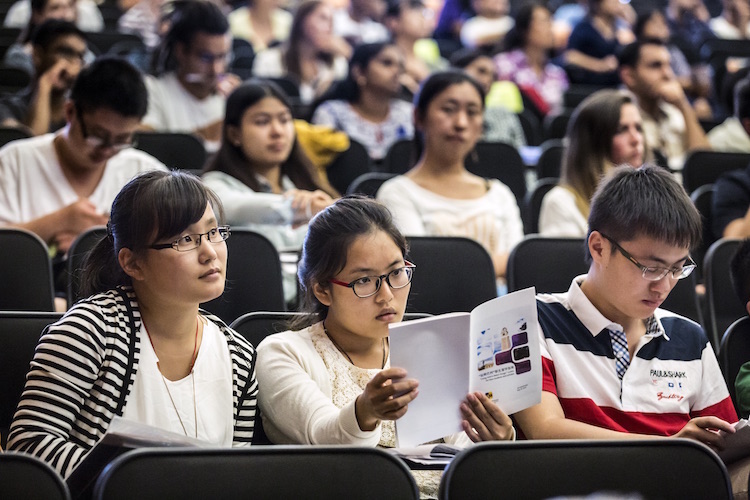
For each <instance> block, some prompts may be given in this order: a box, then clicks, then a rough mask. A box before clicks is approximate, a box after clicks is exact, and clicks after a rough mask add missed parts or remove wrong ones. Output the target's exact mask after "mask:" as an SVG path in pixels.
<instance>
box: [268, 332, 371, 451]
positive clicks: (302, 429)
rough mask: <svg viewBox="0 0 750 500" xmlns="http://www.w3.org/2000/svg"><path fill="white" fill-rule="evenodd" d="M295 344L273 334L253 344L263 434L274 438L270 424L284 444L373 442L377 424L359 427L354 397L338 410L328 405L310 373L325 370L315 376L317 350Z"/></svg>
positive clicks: (313, 375) (326, 397)
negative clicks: (285, 439) (283, 438)
mask: <svg viewBox="0 0 750 500" xmlns="http://www.w3.org/2000/svg"><path fill="white" fill-rule="evenodd" d="M282 335H283V334H282ZM296 344H297V343H296V342H294V343H293V342H291V341H288V340H285V339H283V338H280V337H279V336H277V335H273V336H270V337H268V338H267V339H266V340H264V341H263V342H262V343H261V344H260V346H259V347H258V361H257V377H258V386H259V387H260V392H259V395H258V402H259V404H260V408H261V414H262V415H263V421H264V424H266V423H269V424H270V425H266V431H267V432H268V434H269V438H271V439H272V440H273V439H274V436H273V430H272V429H273V428H276V429H278V430H279V431H280V432H281V433H282V434H283V435H284V436H286V437H287V438H288V439H289V441H288V442H289V443H296V444H350V445H358V446H376V445H377V444H378V442H379V441H380V426H378V427H376V429H375V430H374V431H362V430H360V428H359V424H358V423H357V417H356V414H355V402H356V399H354V400H352V401H351V402H350V403H349V404H347V405H345V406H344V407H343V408H340V409H339V408H338V407H337V406H336V405H334V404H333V401H332V400H331V397H330V396H329V395H327V394H325V393H324V392H323V390H321V387H320V382H321V381H320V380H316V378H315V377H316V376H317V377H318V378H319V377H321V376H326V377H327V373H317V374H316V375H315V372H316V369H315V367H314V365H315V364H316V362H317V363H321V361H320V360H319V359H316V358H319V354H318V353H317V352H316V351H315V350H314V349H313V348H312V347H310V348H308V349H304V348H300V347H301V346H299V345H296Z"/></svg>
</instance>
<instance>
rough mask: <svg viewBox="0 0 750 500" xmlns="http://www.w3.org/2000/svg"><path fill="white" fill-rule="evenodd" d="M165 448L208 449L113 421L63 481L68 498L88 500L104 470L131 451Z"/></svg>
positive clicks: (151, 429)
mask: <svg viewBox="0 0 750 500" xmlns="http://www.w3.org/2000/svg"><path fill="white" fill-rule="evenodd" d="M165 446H197V447H207V446H212V445H211V443H207V442H205V441H200V440H198V439H193V438H190V437H187V436H183V435H181V434H176V433H174V432H169V431H165V430H162V429H159V428H157V427H151V426H149V425H145V424H141V423H139V422H134V421H132V420H127V419H124V418H121V417H114V418H113V419H112V422H111V423H110V425H109V428H108V429H107V432H106V433H105V434H104V437H102V439H101V440H99V442H98V443H96V445H95V446H94V447H93V448H92V449H91V451H89V452H88V454H86V456H85V457H84V458H83V460H82V461H81V463H80V464H78V466H77V467H76V468H75V469H74V470H73V472H72V473H71V474H70V476H68V478H67V479H66V480H65V481H66V483H67V484H68V488H69V489H70V492H71V496H72V498H74V499H75V498H80V499H83V498H91V494H92V492H93V488H94V484H95V483H96V480H97V478H98V477H99V474H100V473H101V472H102V470H104V467H106V466H107V464H109V463H110V462H112V461H113V460H114V459H115V458H117V457H118V456H120V455H122V454H123V453H125V452H127V451H130V450H133V449H135V448H143V447H165Z"/></svg>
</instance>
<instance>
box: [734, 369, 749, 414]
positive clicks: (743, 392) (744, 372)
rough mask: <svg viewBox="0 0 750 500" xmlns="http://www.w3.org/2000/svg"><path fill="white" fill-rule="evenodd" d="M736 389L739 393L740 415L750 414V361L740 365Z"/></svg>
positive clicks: (735, 382)
mask: <svg viewBox="0 0 750 500" xmlns="http://www.w3.org/2000/svg"><path fill="white" fill-rule="evenodd" d="M734 391H735V393H736V394H737V408H738V409H739V410H740V416H741V417H742V418H747V417H748V416H750V362H748V363H745V364H744V365H742V366H741V367H740V371H739V372H738V373H737V378H736V379H735V380H734Z"/></svg>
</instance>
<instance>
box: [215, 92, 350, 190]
mask: <svg viewBox="0 0 750 500" xmlns="http://www.w3.org/2000/svg"><path fill="white" fill-rule="evenodd" d="M266 97H273V98H274V99H278V100H279V101H280V102H281V103H282V104H283V105H284V106H286V107H287V108H288V109H289V111H290V113H291V110H292V105H291V103H290V102H289V98H288V97H287V96H286V94H284V91H283V90H281V89H280V88H279V87H278V85H276V84H275V83H273V82H270V81H266V80H249V81H247V82H245V83H243V84H242V85H240V86H239V87H237V88H236V89H235V90H234V92H232V93H231V94H230V96H229V98H228V99H227V104H226V116H225V118H224V130H223V133H222V139H221V147H220V148H219V151H218V153H216V155H215V156H214V159H213V160H212V161H211V162H209V163H208V164H207V165H206V167H205V168H204V170H203V172H204V173H205V172H211V171H214V170H215V171H218V172H224V173H225V174H228V175H231V176H232V177H234V178H235V179H238V180H240V181H242V183H243V184H245V185H246V186H247V187H249V188H250V189H252V190H253V191H260V190H261V185H260V183H259V182H258V179H257V178H256V177H255V175H254V173H253V160H252V158H248V157H247V156H245V153H244V152H243V151H242V146H241V145H239V146H237V145H235V144H232V141H230V140H229V138H228V137H227V129H228V128H229V127H237V128H240V127H241V126H242V117H243V115H244V114H245V111H247V109H248V108H250V107H252V106H254V105H255V104H256V103H258V102H259V101H261V100H262V99H264V98H266ZM281 174H282V175H286V176H287V177H289V179H290V180H291V181H292V182H293V183H294V185H295V186H296V187H298V188H300V189H305V190H308V191H314V190H316V189H320V190H322V191H325V192H327V193H328V194H330V195H331V196H338V194H337V193H335V192H331V189H330V188H327V187H326V186H325V185H324V184H323V183H322V182H321V181H320V178H319V177H318V174H317V171H316V170H315V167H314V166H313V164H312V162H311V161H310V159H309V158H308V157H307V155H306V154H305V152H304V151H303V150H302V147H301V146H300V145H299V142H298V141H297V139H296V138H295V140H294V145H293V146H292V150H291V152H290V154H289V158H287V160H286V161H285V162H284V163H282V164H281Z"/></svg>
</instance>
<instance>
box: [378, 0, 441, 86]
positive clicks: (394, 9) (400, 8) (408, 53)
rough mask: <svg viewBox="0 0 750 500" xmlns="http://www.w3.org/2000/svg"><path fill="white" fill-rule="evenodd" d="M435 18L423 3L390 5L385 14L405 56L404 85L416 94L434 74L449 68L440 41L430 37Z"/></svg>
mask: <svg viewBox="0 0 750 500" xmlns="http://www.w3.org/2000/svg"><path fill="white" fill-rule="evenodd" d="M433 16H434V13H433V11H432V10H430V9H429V8H427V7H426V6H425V4H424V2H423V1H422V0H396V1H392V2H388V10H386V13H385V25H386V27H387V28H388V31H389V32H390V34H391V40H392V41H393V43H394V44H395V45H396V46H397V47H398V48H399V49H401V52H402V53H403V55H404V72H403V74H402V75H401V85H403V86H404V88H405V89H406V90H408V91H409V93H410V94H412V95H413V94H414V93H415V92H416V91H417V90H418V89H419V84H420V83H421V82H422V81H423V80H424V79H425V78H427V77H428V76H430V73H431V72H433V71H437V70H439V69H445V68H446V66H447V65H448V63H447V61H446V60H445V59H443V58H442V57H441V56H440V49H439V47H438V44H437V42H436V41H435V40H434V39H432V38H430V35H431V34H432V26H433V23H432V20H433Z"/></svg>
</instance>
